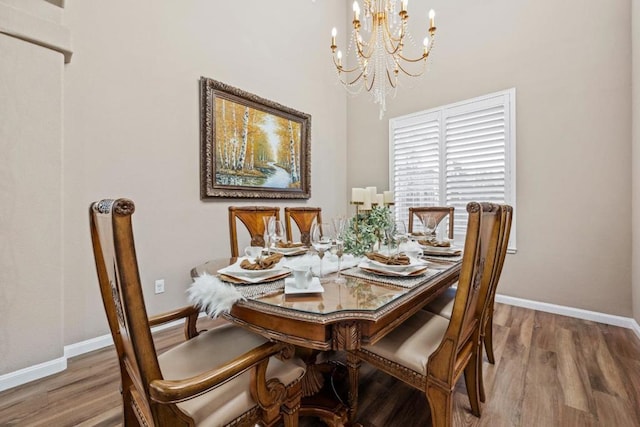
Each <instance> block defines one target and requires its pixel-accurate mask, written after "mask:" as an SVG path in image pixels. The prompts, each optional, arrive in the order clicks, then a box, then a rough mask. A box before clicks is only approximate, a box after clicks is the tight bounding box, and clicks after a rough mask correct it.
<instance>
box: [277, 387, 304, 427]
mask: <svg viewBox="0 0 640 427" xmlns="http://www.w3.org/2000/svg"><path fill="white" fill-rule="evenodd" d="M287 394H288V396H289V398H288V399H287V400H286V401H285V402H284V403H283V404H282V408H281V409H282V418H283V421H284V427H298V418H299V414H300V400H302V383H301V382H297V383H296V384H294V385H292V386H291V387H290V388H289V390H288V393H287Z"/></svg>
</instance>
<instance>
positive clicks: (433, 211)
mask: <svg viewBox="0 0 640 427" xmlns="http://www.w3.org/2000/svg"><path fill="white" fill-rule="evenodd" d="M454 211H455V208H454V207H452V206H421V207H412V208H409V224H408V225H407V231H408V232H409V233H413V221H414V215H415V216H418V217H419V218H420V217H421V216H422V215H426V214H429V215H432V216H434V217H435V218H436V225H437V224H440V223H441V222H442V220H443V219H445V218H446V217H447V216H449V234H448V235H449V239H453V212H454Z"/></svg>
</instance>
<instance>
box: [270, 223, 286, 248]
mask: <svg viewBox="0 0 640 427" xmlns="http://www.w3.org/2000/svg"><path fill="white" fill-rule="evenodd" d="M272 226H273V227H272ZM269 227H270V228H269V231H270V232H271V235H270V237H271V243H272V244H273V247H274V248H277V247H278V242H282V241H283V240H284V225H283V224H282V221H280V220H274V221H272V222H270V223H269Z"/></svg>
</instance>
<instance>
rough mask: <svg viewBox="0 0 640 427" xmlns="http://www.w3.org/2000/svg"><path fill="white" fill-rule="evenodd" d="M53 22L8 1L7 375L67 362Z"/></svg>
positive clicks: (1, 276) (2, 122)
mask: <svg viewBox="0 0 640 427" xmlns="http://www.w3.org/2000/svg"><path fill="white" fill-rule="evenodd" d="M19 6H24V7H25V9H22V8H20V7H19ZM53 19H55V13H51V10H50V8H47V7H43V8H39V7H38V5H37V4H35V3H34V2H24V4H22V5H18V4H16V3H14V2H9V3H6V2H5V1H4V0H0V32H2V33H1V34H0V58H2V59H1V60H0V100H1V102H0V118H1V119H0V159H2V160H1V161H0V317H1V318H2V320H1V321H0V375H1V374H4V373H7V372H12V371H15V370H17V369H20V368H24V367H25V366H31V365H36V364H39V363H43V362H49V361H53V360H55V359H59V358H61V357H62V356H63V348H62V343H63V330H62V319H63V301H62V300H63V293H64V291H63V271H62V208H61V201H62V76H63V65H64V56H63V55H62V54H61V53H59V52H57V51H54V50H52V49H49V48H43V47H41V46H40V45H39V44H36V43H34V41H35V39H37V40H38V42H39V43H41V42H48V43H51V44H52V45H53V44H55V40H52V39H49V38H48V36H49V35H52V34H58V35H60V34H63V33H64V29H61V28H58V27H59V25H58V24H56V23H53V22H52V21H51V20H53ZM45 20H46V21H45ZM48 30H51V31H48ZM58 30H60V31H58ZM17 35H19V38H18V37H17ZM54 39H55V37H54ZM28 40H29V41H28ZM63 367H64V366H62V365H61V366H59V367H58V368H63Z"/></svg>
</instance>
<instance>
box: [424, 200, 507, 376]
mask: <svg viewBox="0 0 640 427" xmlns="http://www.w3.org/2000/svg"><path fill="white" fill-rule="evenodd" d="M502 211H503V209H502V207H501V206H500V205H497V204H492V203H476V202H472V203H469V204H468V205H467V212H468V213H469V222H468V225H467V235H466V240H465V245H464V255H463V260H462V267H461V271H460V279H459V281H458V290H457V292H456V297H455V300H454V304H453V312H452V315H451V320H450V321H449V326H448V328H447V331H446V333H445V336H444V338H443V339H442V342H441V343H440V345H439V347H438V349H437V350H436V351H434V352H433V354H431V356H430V357H429V362H428V364H427V374H428V383H431V384H433V383H435V384H448V385H449V386H451V387H453V386H454V385H455V381H454V379H456V378H457V377H458V376H459V375H460V371H459V369H462V368H464V367H465V366H466V364H467V363H466V361H468V360H469V359H470V358H472V355H473V354H474V353H475V352H476V351H477V348H478V345H479V340H480V326H481V322H482V313H483V310H484V306H485V297H486V295H487V293H488V292H489V288H490V285H491V281H492V278H493V271H494V264H495V263H496V262H497V258H498V245H499V240H500V229H501V224H502V217H503V215H502ZM467 385H469V384H467Z"/></svg>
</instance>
